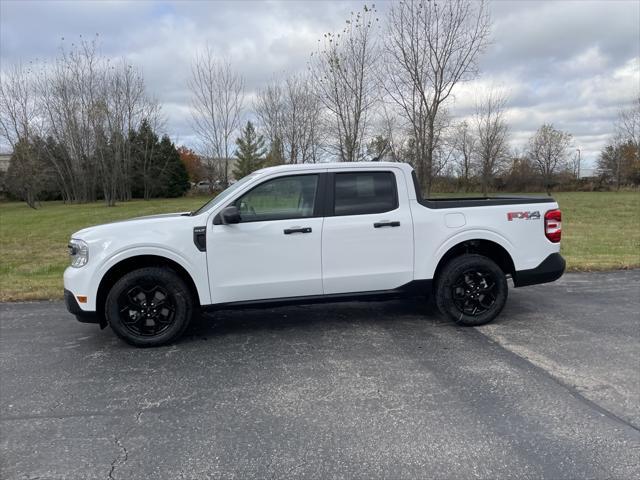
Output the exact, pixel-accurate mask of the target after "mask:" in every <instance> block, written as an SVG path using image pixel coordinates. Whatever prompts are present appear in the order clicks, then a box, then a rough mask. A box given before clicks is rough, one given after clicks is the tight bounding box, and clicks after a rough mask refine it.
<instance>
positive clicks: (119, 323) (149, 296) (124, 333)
mask: <svg viewBox="0 0 640 480" xmlns="http://www.w3.org/2000/svg"><path fill="white" fill-rule="evenodd" d="M192 313H193V298H192V296H191V292H190V291H189V288H188V287H187V285H186V284H185V282H184V281H183V280H182V278H180V276H179V275H178V274H176V273H175V272H174V271H173V270H170V269H168V268H162V267H147V268H140V269H138V270H133V271H131V272H129V273H127V274H125V275H124V276H123V277H122V278H120V280H118V281H117V282H116V283H115V284H114V285H113V287H112V288H111V290H110V291H109V294H108V295H107V300H106V303H105V316H106V318H107V321H108V322H109V324H110V325H111V328H112V329H113V331H114V332H115V334H116V335H118V336H119V337H120V338H122V339H123V340H124V341H125V342H127V343H129V344H131V345H135V346H137V347H156V346H160V345H164V344H167V343H170V342H172V341H174V340H176V339H177V338H178V337H180V336H181V335H182V333H183V332H184V331H185V329H186V328H187V326H188V325H189V323H190V321H191V316H192Z"/></svg>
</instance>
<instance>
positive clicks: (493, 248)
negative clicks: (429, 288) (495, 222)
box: [433, 238, 516, 288]
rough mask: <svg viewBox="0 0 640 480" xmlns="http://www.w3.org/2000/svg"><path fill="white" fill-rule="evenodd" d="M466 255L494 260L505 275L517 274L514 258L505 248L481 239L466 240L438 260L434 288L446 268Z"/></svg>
mask: <svg viewBox="0 0 640 480" xmlns="http://www.w3.org/2000/svg"><path fill="white" fill-rule="evenodd" d="M465 254H477V255H482V256H485V257H487V258H489V259H491V260H493V261H494V262H495V263H496V264H497V265H498V266H499V267H500V269H501V270H502V271H503V272H504V273H505V275H513V274H514V273H515V270H516V269H515V264H514V262H513V258H512V256H511V254H510V253H509V251H508V250H507V249H506V248H505V247H504V246H502V245H500V244H499V243H497V242H494V241H492V240H487V239H481V238H477V239H470V240H464V241H461V242H459V243H457V244H456V245H454V246H452V247H450V248H449V249H448V250H447V251H446V252H445V253H444V254H443V255H442V256H441V257H440V259H439V260H438V263H437V265H436V268H435V271H434V274H433V285H434V288H435V286H436V285H437V282H438V276H439V275H440V272H442V269H443V268H444V266H445V265H446V264H447V263H448V262H449V261H450V260H452V259H453V258H457V257H459V256H462V255H465Z"/></svg>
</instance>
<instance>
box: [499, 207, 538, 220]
mask: <svg viewBox="0 0 640 480" xmlns="http://www.w3.org/2000/svg"><path fill="white" fill-rule="evenodd" d="M514 219H515V220H540V212H539V211H538V210H536V211H535V212H509V213H507V220H509V221H510V222H511V221H513V220H514Z"/></svg>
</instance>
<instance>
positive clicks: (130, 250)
mask: <svg viewBox="0 0 640 480" xmlns="http://www.w3.org/2000/svg"><path fill="white" fill-rule="evenodd" d="M143 255H153V256H157V257H163V258H166V259H168V260H171V261H173V262H175V263H177V264H178V265H180V266H181V267H182V268H184V270H185V271H186V272H187V273H188V274H189V275H190V276H191V279H192V280H193V283H194V284H195V286H196V289H197V290H198V296H199V298H200V303H201V304H203V305H205V304H208V303H211V294H210V291H209V278H208V276H207V262H206V256H205V254H203V253H200V252H198V254H197V257H198V259H200V260H201V261H200V262H196V261H195V259H190V258H188V257H187V256H185V255H184V254H183V253H182V252H180V251H177V250H174V249H171V248H168V247H166V246H149V245H145V246H133V247H127V248H123V249H121V250H119V251H116V252H115V253H110V254H109V255H108V257H107V258H106V259H105V260H104V261H103V262H102V263H100V264H99V265H98V266H97V267H96V268H95V269H94V271H93V273H92V274H91V277H90V279H88V280H89V282H88V283H89V285H88V287H89V288H88V289H87V290H85V292H86V295H87V296H88V302H87V304H86V305H83V306H82V307H83V310H88V311H95V310H96V299H97V295H98V288H99V287H100V282H101V281H102V279H103V278H104V276H105V275H106V274H107V272H108V271H109V270H110V269H111V268H113V267H114V266H115V265H117V264H118V263H120V262H122V261H124V260H127V259H129V258H133V257H137V256H143Z"/></svg>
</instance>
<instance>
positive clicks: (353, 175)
mask: <svg viewBox="0 0 640 480" xmlns="http://www.w3.org/2000/svg"><path fill="white" fill-rule="evenodd" d="M561 232H562V224H561V214H560V210H559V209H558V204H557V203H556V202H555V201H554V200H553V199H551V198H549V197H542V198H531V197H493V198H459V199H451V198H446V199H425V198H422V195H421V190H420V187H419V185H418V182H417V179H416V175H415V173H414V171H413V169H412V168H411V166H409V165H407V164H403V163H383V162H362V163H332V164H328V163H325V164H313V165H310V164H308V165H283V166H278V167H271V168H265V169H263V170H259V171H257V172H254V173H252V174H250V175H248V176H247V177H245V178H243V179H241V180H239V181H238V182H236V183H235V184H233V185H232V186H231V187H229V188H228V189H226V190H225V191H223V192H222V193H220V194H219V195H218V196H216V197H215V198H214V199H213V200H211V201H210V202H209V203H207V204H205V205H204V206H203V207H201V208H200V209H198V210H196V211H194V212H185V213H175V214H166V215H154V216H150V217H143V218H137V219H132V220H128V221H122V222H116V223H110V224H106V225H99V226H94V227H90V228H86V229H84V230H80V231H79V232H76V233H74V234H73V235H72V238H71V241H70V243H69V254H70V257H71V265H70V267H69V268H67V270H66V271H65V274H64V286H65V292H64V293H65V300H66V305H67V308H68V309H69V311H70V312H71V313H73V314H74V315H75V316H76V317H77V318H78V320H80V321H82V322H95V323H99V324H100V325H101V326H102V327H105V326H107V325H109V326H111V328H112V330H113V331H114V332H115V334H116V335H118V336H119V337H121V338H122V339H123V340H125V341H126V342H128V343H130V344H133V345H136V346H156V345H162V344H166V343H168V342H172V341H175V340H176V339H177V338H178V337H180V335H181V334H182V333H183V332H184V331H185V329H186V328H187V326H188V325H189V322H190V320H191V318H192V316H193V315H194V313H195V312H196V311H197V310H198V309H206V310H215V309H228V308H237V307H242V308H246V307H259V306H265V305H284V304H293V303H300V304H303V303H316V302H333V301H341V300H354V299H359V300H379V299H384V298H389V297H398V296H402V295H419V296H424V297H427V296H433V297H434V298H435V301H436V304H437V306H438V308H439V309H440V310H441V312H442V313H443V314H444V315H446V316H447V317H449V318H450V319H451V320H453V321H454V322H457V323H459V324H462V325H481V324H484V323H486V322H489V321H491V320H492V319H494V318H495V317H496V316H497V315H498V314H499V313H500V311H501V310H502V308H503V307H504V305H505V302H506V301H507V290H508V283H507V279H508V278H511V279H512V281H513V284H514V286H515V287H523V286H526V285H532V284H536V283H544V282H551V281H553V280H556V279H557V278H559V277H560V276H561V275H562V273H563V272H564V268H565V262H564V260H563V258H562V257H561V256H560V237H561Z"/></svg>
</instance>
